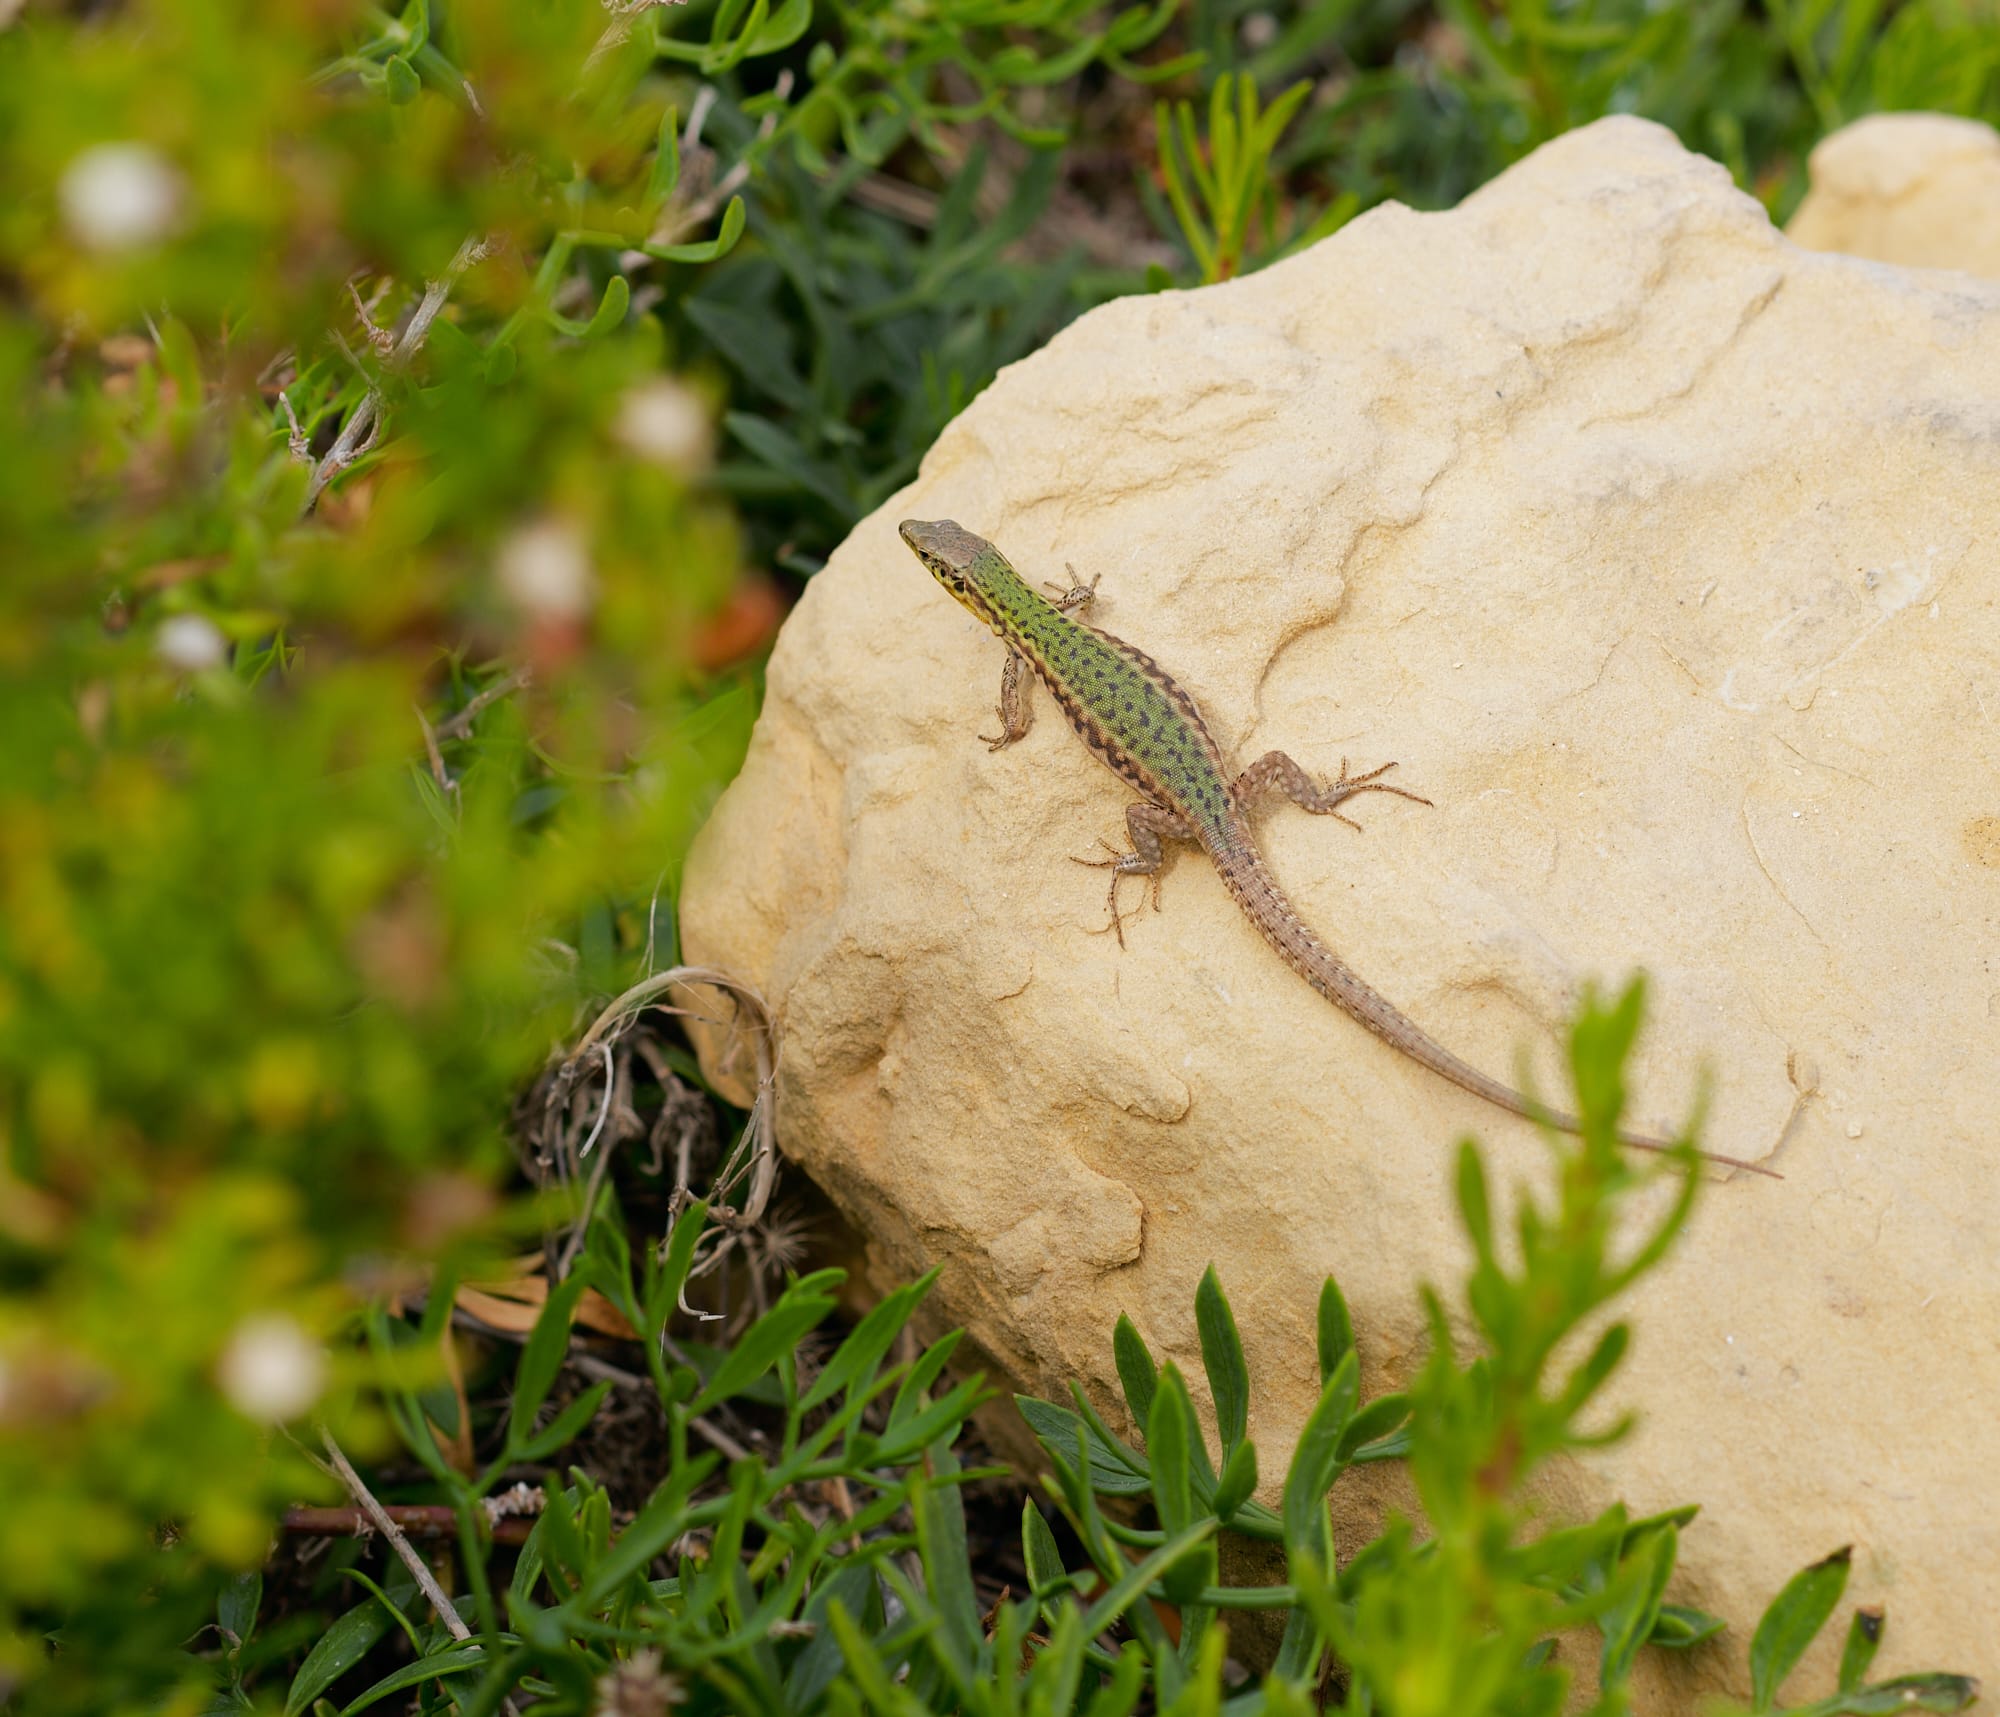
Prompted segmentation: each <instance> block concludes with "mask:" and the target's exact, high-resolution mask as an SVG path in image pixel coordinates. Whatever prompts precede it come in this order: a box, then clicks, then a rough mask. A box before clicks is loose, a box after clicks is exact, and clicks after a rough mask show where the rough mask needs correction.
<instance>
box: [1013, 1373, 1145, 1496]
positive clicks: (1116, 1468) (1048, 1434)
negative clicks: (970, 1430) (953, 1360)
mask: <svg viewBox="0 0 2000 1717" xmlns="http://www.w3.org/2000/svg"><path fill="white" fill-rule="evenodd" d="M1014 1405H1015V1406H1016V1407H1017V1408H1019V1409H1020V1413H1021V1417H1022V1418H1023V1419H1025V1420H1026V1421H1027V1422H1028V1429H1029V1430H1031V1431H1033V1432H1034V1433H1035V1438H1036V1440H1037V1441H1038V1442H1039V1443H1040V1444H1041V1445H1042V1447H1043V1448H1044V1449H1046V1450H1048V1452H1049V1453H1050V1454H1051V1455H1059V1456H1062V1457H1063V1458H1065V1459H1067V1458H1068V1456H1069V1454H1070V1452H1071V1451H1072V1450H1073V1449H1075V1447H1076V1440H1077V1438H1078V1437H1079V1436H1081V1437H1082V1438H1083V1439H1084V1445H1085V1447H1086V1448H1087V1449H1088V1451H1089V1456H1090V1470H1089V1473H1088V1475H1087V1477H1088V1479H1089V1482H1090V1486H1091V1488H1092V1489H1093V1490H1096V1491H1099V1492H1101V1493H1103V1494H1104V1495H1105V1496H1137V1495H1139V1494H1140V1493H1141V1492H1143V1491H1145V1490H1147V1489H1148V1488H1150V1486H1151V1483H1152V1480H1151V1474H1150V1470H1149V1463H1142V1464H1141V1466H1140V1467H1139V1468H1138V1469H1137V1470H1135V1469H1134V1468H1133V1466H1132V1465H1131V1463H1130V1462H1128V1461H1127V1460H1126V1459H1125V1458H1124V1457H1123V1456H1122V1455H1120V1453H1119V1452H1118V1450H1117V1449H1115V1448H1113V1447H1112V1446H1111V1445H1109V1444H1108V1443H1106V1442H1105V1441H1104V1439H1103V1438H1102V1437H1100V1436H1098V1434H1097V1432H1096V1431H1095V1430H1094V1429H1092V1427H1091V1426H1090V1424H1089V1423H1088V1422H1087V1421H1086V1420H1085V1419H1084V1417H1083V1415H1082V1414H1080V1413H1075V1412H1072V1411H1071V1410H1070V1409H1069V1408H1067V1407H1058V1406H1057V1405H1056V1404H1055V1403H1054V1402H1053V1401H1039V1400H1037V1399H1036V1398H1035V1397H1034V1396H1032V1395H1016V1396H1015V1397H1014Z"/></svg>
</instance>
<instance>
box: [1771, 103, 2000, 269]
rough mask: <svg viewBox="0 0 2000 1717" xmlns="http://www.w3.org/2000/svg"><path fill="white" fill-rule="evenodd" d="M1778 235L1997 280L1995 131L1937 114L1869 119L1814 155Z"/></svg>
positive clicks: (1998, 162)
mask: <svg viewBox="0 0 2000 1717" xmlns="http://www.w3.org/2000/svg"><path fill="white" fill-rule="evenodd" d="M1809 171H1810V174H1811V189H1810V190H1808V191H1807V193H1806V196H1805V200H1804V201H1803V202H1801V203H1800V204H1799V207H1798V212H1797V213H1796V214H1794V215H1793V216H1792V218H1791V221H1790V222H1789V223H1788V224H1787V226H1786V228H1785V231H1786V234H1787V235H1788V236H1789V237H1790V238H1791V239H1792V240H1793V241H1794V242H1795V243H1797V244H1802V245H1805V246H1807V247H1808V248H1809V249H1812V250H1839V251H1845V252H1846V253H1847V254H1848V255H1849V256H1866V257H1872V258H1873V259H1874V260H1875V261H1877V262H1893V263H1897V264H1899V265H1900V266H1902V267H1904V268H1962V269H1964V270H1965V271H1966V272H1967V273H1968V274H1980V275H1984V276H1986V277H1987V278H1988V279H2000V132H1996V131H1995V130H1994V129H1993V127H1992V126H1990V125H1982V124H1981V123H1980V122H1979V121H1978V120H1976V119H1954V118H1952V117H1951V116H1949V115H1947V114H1942V113H1876V114H1871V115H1869V117H1868V118H1866V119H1857V120H1856V121H1855V122H1854V123H1853V124H1852V125H1848V126H1844V127H1842V128H1841V129H1840V130H1839V131H1836V132H1834V133H1833V135H1832V136H1830V137H1828V138H1826V139H1825V140H1824V141H1823V142H1822V143H1821V144H1820V145H1819V147H1818V148H1816V149H1815V150H1814V151H1813V152H1812V160H1811V162H1810V163H1809Z"/></svg>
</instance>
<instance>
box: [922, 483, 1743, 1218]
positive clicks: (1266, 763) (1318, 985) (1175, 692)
mask: <svg viewBox="0 0 2000 1717" xmlns="http://www.w3.org/2000/svg"><path fill="white" fill-rule="evenodd" d="M898 528H899V529H900V530H901V532H902V537H903V541H904V542H906V543H907V544H909V546H910V548H911V550H912V551H913V552H914V553H915V554H916V556H917V558H918V559H919V560H921V561H922V562H923V563H924V565H925V566H926V567H928V568H929V569H930V571H931V573H932V574H933V575H934V576H935V577H936V579H937V581H938V582H939V583H940V584H942V585H943V586H944V587H945V589H946V590H948V591H949V592H950V593H951V594H952V595H953V596H954V597H956V598H957V599H958V601H960V602H962V603H963V604H964V605H965V606H966V607H967V608H969V609H970V610H971V611H972V612H973V613H974V614H976V615H977V616H978V617H979V618H980V619H981V620H982V621H983V622H985V624H986V625H987V626H988V627H990V628H991V629H992V632H993V635H994V636H995V637H996V638H998V639H1000V640H1001V641H1002V642H1003V643H1005V644H1006V646H1007V649H1008V658H1007V666H1006V670H1005V672H1004V675H1003V677H1002V679H1001V686H1000V719H1001V724H1002V726H1001V732H1000V734H999V735H998V736H997V737H993V738H989V739H988V740H987V744H988V745H989V746H990V747H991V748H992V749H994V750H996V751H997V750H999V749H1000V747H1002V746H1004V745H1011V744H1013V742H1014V741H1015V740H1017V739H1019V738H1021V736H1022V735H1023V734H1025V733H1026V732H1027V731H1028V709H1027V700H1026V697H1025V695H1024V689H1023V687H1022V685H1021V681H1020V674H1021V667H1022V664H1023V663H1025V664H1026V665H1027V666H1028V667H1029V668H1031V669H1033V670H1034V672H1035V674H1036V676H1037V677H1038V678H1039V679H1040V680H1041V682H1042V683H1043V684H1044V685H1045V686H1047V687H1048V688H1049V691H1050V693H1051V694H1052V695H1053V696H1054V698H1055V700H1056V702H1057V704H1058V705H1059V706H1060V707H1061V709H1062V712H1063V714H1064V715H1065V716H1066V717H1067V718H1068V719H1069V724H1070V726H1071V727H1073V728H1075V729H1076V731H1077V735H1078V737H1079V738H1081V739H1082V741H1083V742H1084V744H1085V745H1087V746H1089V747H1090V749H1091V751H1092V752H1093V753H1095V754H1096V756H1097V757H1098V759H1099V760H1100V761H1101V762H1103V763H1104V764H1106V765H1107V766H1108V767H1109V768H1111V769H1112V770H1113V771H1114V772H1115V773H1116V774H1118V775H1119V776H1120V777H1121V778H1122V779H1123V780H1124V781H1125V782H1127V783H1128V784H1129V785H1130V786H1131V787H1132V788H1133V789H1134V790H1135V791H1136V792H1137V793H1138V794H1139V795H1140V802H1139V803H1138V804H1135V805H1129V806H1127V807H1126V811H1125V824H1126V827H1127V828H1128V829H1129V830H1130V832H1131V836H1132V850H1131V851H1130V852H1129V853H1121V854H1118V855H1117V856H1115V857H1113V858H1110V859H1104V860H1097V861H1091V860H1079V861H1078V862H1079V863H1093V862H1094V863H1097V864H1099V865H1100V866H1101V867H1102V868H1105V869H1108V870H1109V871H1110V872H1111V898H1110V908H1111V926H1110V927H1111V928H1112V929H1113V930H1114V931H1116V932H1117V933H1118V939H1119V942H1120V944H1121V945H1122V944H1123V942H1124V928H1123V922H1122V920H1121V918H1120V915H1119V912H1118V884H1119V883H1120V882H1121V881H1122V880H1123V879H1124V878H1126V877H1128V876H1142V877H1149V878H1151V879H1152V885H1153V900H1154V904H1155V906H1157V905H1158V903H1159V887H1160V868H1161V864H1162V861H1163V857H1164V853H1163V843H1165V842H1166V841H1170V840H1174V841H1191V842H1193V843H1195V844H1196V845H1198V846H1200V847H1201V848H1202V850H1203V851H1204V852H1206V853H1207V854H1208V857H1209V860H1210V862H1211V863H1212V864H1213V865H1214V866H1215V868H1216V871H1217V873H1218V874H1219V875H1220V876H1221V878H1222V881H1223V884H1224V886H1226V887H1227V888H1228V890H1229V892H1230V895H1231V896H1232V897H1233V898H1234V899H1235V901H1236V904H1237V905H1238V906H1240V907H1241V908H1242V909H1243V913H1244V916H1245V917H1247V918H1248V919H1249V920H1250V922H1251V923H1252V924H1254V925H1256V927H1257V929H1258V931H1259V932H1260V933H1261V934H1262V936H1263V937H1264V940H1265V941H1267V942H1269V943H1270V944H1271V946H1272V947H1273V948H1275V949H1276V950H1277V951H1278V952H1279V954H1281V955H1282V956H1283V957H1284V960H1285V963H1286V964H1287V965H1289V966H1290V967H1291V968H1292V970H1293V971H1295V972H1297V973H1298V974H1299V976H1300V977H1302V978H1304V979H1305V981H1306V982H1307V983H1309V984H1310V985H1312V987H1313V988H1314V989H1316V990H1317V991H1319V993H1320V994H1321V995H1323V996H1324V997H1326V999H1327V1000H1328V1001H1330V1002H1332V1003H1333V1004H1334V1006H1335V1007H1337V1008H1340V1009H1341V1010H1343V1011H1344V1012H1345V1013H1347V1014H1348V1015H1350V1016H1351V1017H1352V1018H1354V1019H1356V1020H1358V1021H1359V1022H1360V1023H1361V1024H1362V1025H1364V1026H1366V1027H1367V1028H1368V1029H1369V1030H1370V1031H1372V1032H1373V1033H1374V1034H1375V1035H1376V1036H1377V1037H1379V1038H1381V1039H1382V1040H1383V1042H1385V1043H1387V1044H1389V1045H1391V1046H1392V1047H1394V1048H1396V1049H1399V1050H1401V1051H1402V1052H1403V1054H1405V1055H1407V1056H1408V1057H1409V1058H1410V1059H1411V1060H1412V1061H1415V1062H1417V1063H1418V1064H1419V1065H1420V1066H1423V1067H1427V1068H1429V1069H1430V1070H1431V1071H1432V1072H1433V1073H1436V1074H1439V1075H1441V1076H1442V1077H1443V1078H1446V1079H1449V1080H1450V1081H1451V1082H1452V1083H1453V1084H1454V1085H1457V1086H1459V1087H1460V1088H1461V1089H1463V1090H1466V1091H1470V1092H1471V1093H1472V1094H1473V1095H1474V1096H1475V1097H1483V1098H1484V1099H1485V1100H1486V1101H1487V1102H1489V1103H1492V1104H1494V1105H1496V1106H1497V1107H1499V1108H1502V1109H1505V1110H1507V1111H1508V1112H1509V1113H1510V1114H1514V1115H1522V1116H1525V1117H1527V1118H1528V1119H1529V1120H1532V1121H1539V1122H1542V1123H1544V1124H1546V1125H1549V1126H1553V1127H1558V1128H1560V1129H1562V1130H1563V1131H1564V1132H1568V1133H1575V1132H1578V1131H1580V1130H1581V1129H1580V1123H1579V1122H1578V1121H1577V1119H1576V1117H1575V1116H1573V1115H1565V1114H1562V1113H1560V1112H1558V1111H1556V1110H1552V1109H1547V1108H1544V1107H1542V1106H1541V1105H1540V1104H1537V1103H1531V1102H1530V1101H1529V1100H1528V1099H1527V1098H1526V1097H1524V1096H1522V1095H1521V1093H1520V1092H1518V1091H1516V1090H1514V1089H1513V1088H1512V1087H1511V1086H1507V1085H1503V1084H1501V1083H1500V1081H1499V1080H1497V1079H1492V1078H1489V1077H1488V1076H1487V1075H1486V1074H1484V1073H1481V1072H1480V1071H1479V1070H1478V1069H1477V1068H1476V1067H1473V1066H1472V1065H1471V1064H1470V1063H1468V1062H1465V1061H1461V1060H1460V1059H1459V1058H1458V1057H1457V1056H1455V1055H1453V1054H1452V1053H1451V1051H1450V1050H1448V1049H1446V1048H1445V1047H1444V1046H1443V1045H1442V1044H1440V1043H1438V1042H1437V1041H1436V1040H1435V1039H1434V1038H1432V1037H1431V1036H1429V1035H1428V1034H1427V1033H1426V1032H1424V1031H1423V1030H1422V1029H1420V1028H1419V1027H1418V1026H1417V1025H1416V1024H1415V1023H1414V1022H1413V1021H1411V1020H1410V1019H1409V1018H1408V1017H1407V1016H1405V1015H1404V1014H1403V1013H1402V1012H1401V1011H1400V1010H1399V1009H1398V1008H1397V1007H1396V1006H1395V1005H1394V1004H1393V1003H1392V1002H1390V1001H1389V1000H1388V999H1387V998H1385V997H1384V996H1382V995H1381V994H1380V993H1379V992H1378V991H1376V990H1375V989H1374V988H1373V987H1372V986H1370V985H1369V984H1368V983H1366V982H1365V981H1364V980H1363V979H1362V978H1360V977H1359V976H1358V975H1357V974H1356V973H1355V972H1353V971H1352V970H1350V969H1349V967H1348V966H1347V964H1346V963H1345V962H1344V961H1343V960H1342V959H1341V958H1340V956H1339V955H1337V954H1336V953H1334V951H1333V950H1332V949H1331V948H1329V947H1328V946H1327V945H1326V944H1325V943H1324V942H1322V941H1321V940H1320V939H1319V938H1318V937H1317V936H1316V935H1314V934H1313V932H1312V931H1311V930H1310V929H1309V928H1307V926H1306V925H1305V923H1304V922H1303V921H1302V920H1301V919H1300V917H1299V915H1298V912H1297V910H1296V909H1295V908H1294V907H1293V905H1292V903H1291V901H1290V900H1289V899H1287V898H1286V896H1285V893H1284V891H1283V890H1282V889H1281V888H1279V887H1278V885H1277V883H1276V881H1275V880H1274V879H1273V878H1272V876H1271V873H1270V871H1269V869H1268V868H1267V867H1266V865H1265V863H1264V855H1263V853H1262V852H1261V851H1260V850H1259V849H1258V846H1257V841H1256V837H1255V835H1254V834H1253V833H1252V832H1251V828H1250V820H1249V816H1248V811H1249V808H1250V806H1251V804H1252V803H1254V802H1255V800H1257V799H1258V798H1260V797H1261V796H1263V795H1264V794H1266V793H1269V792H1274V791H1275V792H1281V793H1283V794H1284V795H1285V796H1286V797H1287V798H1289V799H1290V800H1291V801H1292V802H1293V803H1294V804H1297V805H1299V806H1301V807H1303V808H1304V809H1305V810H1308V811H1312V812H1315V813H1317V814H1319V815H1322V816H1333V817H1338V818H1339V819H1340V821H1342V822H1344V823H1349V824H1350V826H1354V825H1353V824H1352V822H1351V819H1349V818H1347V817H1345V816H1342V815H1341V812H1340V809H1339V807H1340V806H1341V805H1343V804H1345V803H1346V802H1347V801H1348V800H1349V799H1351V798H1353V797H1354V796H1355V795H1356V794H1357V793H1394V794H1396V795H1397V796H1398V797H1400V798H1404V799H1415V800H1417V802H1418V803H1419V804H1428V803H1430V801H1429V800H1427V799H1420V798H1418V796H1417V795H1416V794H1415V793H1408V792H1405V791H1404V790H1403V789H1402V788H1400V787H1392V786H1390V785H1388V783H1386V782H1384V781H1382V780H1380V779H1379V777H1380V776H1382V775H1383V774H1385V773H1386V772H1387V771H1388V770H1390V769H1392V768H1394V767H1395V765H1394V764H1392V763H1385V764H1383V765H1382V767H1381V768H1380V769H1375V770H1371V771H1370V772H1369V773H1368V774H1366V775H1356V776H1350V775H1349V774H1348V773H1347V765H1346V763H1345V762H1343V763H1342V764H1341V771H1340V779H1339V780H1337V781H1334V782H1331V783H1329V784H1327V785H1324V786H1322V785H1320V784H1319V783H1317V782H1315V781H1314V780H1313V778H1312V777H1311V776H1310V775H1308V774H1307V773H1306V772H1305V770H1303V769H1302V768H1300V767H1299V765H1298V764H1297V763H1295V762H1294V761H1293V760H1292V759H1291V758H1290V757H1288V756H1286V755H1285V754H1284V753H1283V752H1282V751H1272V752H1267V753H1266V754H1265V755H1264V756H1263V757H1261V758H1259V759H1258V760H1257V761H1256V762H1255V763H1253V764H1251V765H1250V767H1249V768H1247V769H1245V770H1243V771H1242V772H1241V773H1240V774H1234V775H1232V774H1231V772H1230V770H1229V768H1228V766H1227V764H1226V763H1225V762H1224V760H1223V756H1222V749H1221V747H1220V746H1218V745H1217V744H1216V743H1215V740H1214V737H1213V736H1212V735H1211V734H1210V733H1209V731H1208V724H1207V723H1206V722H1205V721H1203V720H1202V716H1201V712H1200V711H1199V710H1198V709H1196V708H1195V705H1194V700H1193V699H1192V698H1190V697H1189V696H1188V694H1187V693H1186V692H1185V691H1183V690H1182V689H1181V687H1180V686H1179V685H1178V684H1176V683H1175V681H1174V680H1173V678H1172V677H1171V676H1170V675H1169V674H1168V673H1167V672H1166V670H1165V669H1164V668H1162V667H1161V666H1160V665H1159V663H1157V662H1156V661H1154V660H1153V658H1152V657H1151V656H1149V655H1147V654H1146V653H1145V652H1144V651H1143V650H1137V649H1134V648H1133V647H1132V646H1131V645H1130V644H1127V643H1125V642H1123V641H1122V640H1121V639H1118V638H1114V637H1112V636H1111V635H1110V634H1109V633H1106V632H1100V631H1098V630H1097V629H1096V628H1095V627H1093V626H1086V625H1084V624H1082V623H1081V622H1080V621H1076V620H1072V619H1071V618H1070V610H1072V609H1080V608H1085V607H1087V606H1088V605H1089V603H1090V600H1091V597H1092V594H1093V591H1094V588H1095V587H1094V585H1090V586H1086V585H1076V586H1073V587H1072V588H1070V589H1069V590H1068V591H1066V592H1064V593H1063V594H1062V595H1061V596H1060V598H1059V599H1058V600H1057V601H1055V602H1050V601H1048V600H1047V599H1046V598H1044V597H1042V596H1041V595H1039V594H1038V593H1037V592H1035V591H1033V590H1031V589H1030V588H1029V587H1028V585H1027V583H1026V582H1025V581H1024V580H1023V579H1022V577H1021V575H1020V574H1019V573H1017V572H1016V571H1015V570H1014V568H1013V567H1012V566H1011V565H1009V564H1008V561H1007V557H1006V556H1005V555H1003V554H1002V553H1001V552H1000V551H999V550H998V549H997V548H995V547H994V546H993V544H991V543H990V542H988V541H987V540H986V539H985V538H984V537H981V536H977V535H975V534H974V533H973V532H971V531H968V530H966V529H965V528H964V527H963V526H961V525H958V524H956V523H954V522H953V521H952V520H950V519H936V520H930V521H926V520H922V519H905V520H904V521H903V523H902V525H901V526H900V527H898ZM1619 1139H1620V1141H1621V1142H1622V1143H1624V1144H1627V1145H1631V1146H1633V1147H1635V1148H1637V1149H1640V1150H1649V1151H1659V1150H1669V1149H1671V1148H1672V1146H1671V1145H1670V1144H1669V1143H1668V1141H1666V1140H1664V1139H1656V1138H1651V1137H1648V1136H1647V1135H1645V1134H1641V1133H1626V1132H1621V1133H1620V1134H1619ZM1708 1160H1710V1161H1711V1162H1715V1163H1720V1164H1724V1165H1726V1166H1728V1167H1730V1168H1743V1169H1749V1170H1751V1171H1752V1172H1754V1173H1757V1174H1763V1175H1771V1176H1772V1178H1774V1179H1775V1178H1780V1177H1778V1176H1776V1175H1775V1174H1774V1172H1773V1171H1772V1170H1770V1169H1767V1168H1765V1167H1763V1166H1762V1165H1761V1164H1758V1163H1751V1162H1745V1161H1742V1160H1740V1159H1738V1158H1735V1157H1724V1156H1710V1157H1709V1159H1708Z"/></svg>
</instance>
